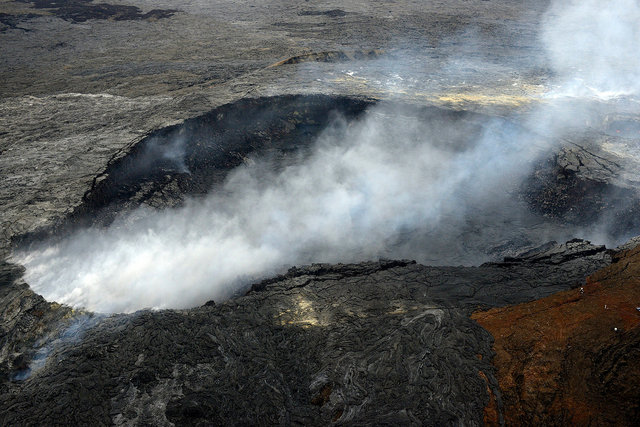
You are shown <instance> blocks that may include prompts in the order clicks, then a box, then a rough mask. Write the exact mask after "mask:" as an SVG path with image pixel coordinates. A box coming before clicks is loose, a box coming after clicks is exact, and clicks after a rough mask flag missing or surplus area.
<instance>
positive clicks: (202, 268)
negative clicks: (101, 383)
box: [16, 0, 640, 312]
mask: <svg viewBox="0 0 640 427" xmlns="http://www.w3.org/2000/svg"><path fill="white" fill-rule="evenodd" d="M611 5H613V6H611ZM625 10H626V11H625ZM637 13H638V6H637V3H636V2H635V1H632V0H630V1H626V0H616V1H614V2H611V3H607V5H606V6H604V5H602V4H600V3H596V2H594V1H586V2H565V3H558V5H556V6H554V7H553V8H552V10H551V12H550V13H549V14H548V16H547V18H546V27H545V30H544V31H543V34H544V36H543V39H544V40H545V42H546V44H547V46H548V49H549V52H550V57H551V61H552V63H553V64H554V66H555V67H556V69H557V71H558V73H559V75H560V76H562V80H561V81H560V82H559V83H561V84H563V85H565V84H567V82H570V81H571V82H575V81H579V82H581V83H580V86H574V87H578V88H580V89H582V88H587V89H589V90H591V89H590V88H592V87H593V88H596V89H597V90H598V91H603V90H606V91H619V92H620V93H628V92H629V91H634V90H636V89H637V87H638V86H637V85H638V82H637V81H635V80H634V79H632V76H636V77H637V76H638V75H639V74H638V70H639V67H638V65H639V64H640V63H639V62H638V61H639V59H638V57H637V52H638V49H631V48H630V46H635V47H637V40H638V31H639V30H638V29H637V28H635V27H634V26H633V25H632V24H631V23H632V21H633V22H636V23H637V22H638V20H637V19H635V21H634V20H633V17H634V16H635V17H636V18H637V17H638V15H637ZM634 14H635V15H634ZM634 43H635V45H634ZM634 70H635V71H634ZM634 73H635V74H634ZM570 76H578V77H579V79H581V80H576V79H572V78H570ZM572 84H573V83H572ZM563 87H566V86H563ZM571 95H580V93H579V92H575V93H571ZM581 108H582V107H581ZM561 111H563V112H564V115H563V114H559V112H561ZM576 111H577V110H571V111H567V110H563V109H558V110H556V109H553V108H551V107H550V109H546V108H545V109H541V110H537V111H534V112H533V113H532V114H531V116H530V117H529V118H528V120H527V123H526V124H527V126H528V127H529V128H532V129H535V130H536V131H537V132H538V133H539V134H543V135H546V136H547V137H545V138H540V137H536V136H535V134H532V133H528V132H525V131H524V130H523V129H521V128H519V127H517V126H513V125H510V124H509V123H508V122H505V121H500V120H496V121H495V122H493V123H487V124H486V126H485V128H484V130H483V131H482V132H480V134H479V135H476V136H475V137H474V138H473V139H471V140H469V139H465V138H464V135H462V134H461V133H460V132H464V130H462V131H458V132H456V129H455V126H454V127H452V126H448V127H447V126H446V124H444V123H443V124H442V125H441V126H434V125H433V124H430V125H429V124H425V123H423V122H421V121H420V120H418V119H416V118H415V117H411V116H410V115H407V114H405V112H404V111H402V110H398V109H397V108H391V107H390V106H384V105H382V106H379V107H376V108H374V109H372V110H371V111H369V112H368V113H367V114H366V116H365V117H364V118H363V119H361V120H359V121H357V122H355V123H352V124H351V125H348V124H346V123H342V122H340V121H337V122H336V123H334V124H333V125H332V126H331V127H330V128H328V129H327V130H326V132H325V133H324V134H323V135H322V136H321V137H320V138H319V139H318V141H317V142H316V145H315V148H314V149H313V150H312V152H311V154H310V155H309V156H308V157H306V158H305V159H304V160H303V159H301V161H300V162H299V163H298V164H295V165H292V166H289V167H287V168H285V169H283V170H280V171H279V172H277V173H276V172H273V168H271V167H270V165H269V164H268V163H266V162H261V161H258V162H257V163H256V164H255V165H254V166H252V167H248V166H246V167H241V168H239V169H237V170H236V171H234V172H233V173H232V174H231V175H230V176H229V178H228V180H227V182H226V183H225V185H224V187H223V188H222V189H221V190H220V191H217V192H216V193H214V194H212V195H210V196H209V197H208V198H207V199H206V200H204V201H189V202H188V203H187V206H185V207H183V208H180V209H173V210H166V211H163V212H155V211H151V212H145V211H138V212H136V213H135V216H136V218H138V217H141V218H139V219H136V220H132V219H131V218H120V219H119V220H118V221H116V222H115V223H114V224H113V225H112V226H111V227H109V228H108V229H106V230H97V229H90V230H84V231H79V232H77V233H76V234H74V235H73V236H71V237H69V238H67V239H65V240H64V241H62V242H59V243H56V244H51V245H45V246H42V247H41V248H40V249H35V250H32V251H30V252H28V253H22V254H17V255H16V259H17V261H18V262H20V263H22V264H24V265H25V266H26V267H27V275H26V280H27V282H28V283H29V284H30V285H31V286H32V287H33V288H34V289H35V290H36V291H37V292H40V293H42V294H44V295H45V296H46V297H47V298H48V299H50V300H55V301H58V302H61V303H67V304H71V305H74V306H84V307H86V308H88V309H91V310H97V311H103V312H112V311H132V310H135V309H138V308H143V307H156V308H160V307H188V306H193V305H197V304H201V303H203V302H205V301H206V300H208V299H221V298H225V297H228V296H229V295H231V294H232V293H233V292H234V291H235V290H237V289H238V287H239V286H240V285H241V284H245V283H247V282H248V281H250V280H255V279H257V278H260V277H262V276H265V275H269V274H272V273H274V272H276V271H279V270H281V269H282V268H283V266H285V265H295V264H303V263H309V262H335V261H343V262H346V261H354V260H362V259H370V258H375V257H378V256H386V257H410V258H418V259H419V260H420V261H422V262H435V263H437V262H440V263H442V262H448V263H452V264H459V263H462V262H466V263H475V262H479V261H482V260H483V259H486V257H487V252H488V249H490V248H487V242H490V245H495V246H499V245H501V244H508V243H509V242H513V241H514V240H517V239H521V242H520V243H521V246H526V245H527V244H531V243H536V242H532V241H531V240H528V239H529V238H530V236H527V235H522V236H519V235H517V233H516V234H514V231H513V230H517V229H527V230H530V231H531V233H532V235H535V236H536V238H537V239H540V240H541V241H539V242H537V243H542V241H544V240H547V239H550V238H555V239H558V240H560V239H562V238H563V237H569V236H568V235H565V234H562V233H566V231H563V230H559V229H556V230H554V229H550V228H549V227H547V226H544V227H543V226H542V225H540V224H538V223H536V222H535V219H533V218H531V217H529V216H528V215H527V213H526V212H525V211H524V210H522V209H520V208H519V207H518V206H517V201H514V198H513V197H510V194H509V192H510V191H511V190H513V189H514V188H515V186H517V185H518V183H519V182H520V180H521V179H522V177H523V176H525V175H526V174H527V172H528V171H529V165H530V164H531V161H532V160H534V159H535V158H536V157H537V156H538V155H539V154H540V153H541V152H542V151H543V150H544V149H547V148H548V146H547V144H548V143H549V142H550V141H554V140H557V139H558V138H559V137H561V136H562V134H563V132H565V131H566V130H567V129H568V128H570V127H571V126H580V125H581V124H582V123H584V117H585V114H588V112H587V111H586V110H581V111H580V114H576ZM583 113H584V114H583ZM182 144H183V142H182V141H178V143H177V144H176V145H175V150H173V151H171V153H169V154H170V157H171V159H172V160H173V161H177V162H178V164H179V158H180V155H181V154H180V153H181V152H182V151H181V147H182V146H183V145H182ZM176 159H177V160H176ZM470 217H472V218H474V221H472V222H471V223H470V222H469V221H467V219H468V218H470ZM544 233H549V235H546V234H544ZM460 236H462V238H459V237H460ZM456 257H458V258H456ZM459 257H462V259H460V258H459Z"/></svg>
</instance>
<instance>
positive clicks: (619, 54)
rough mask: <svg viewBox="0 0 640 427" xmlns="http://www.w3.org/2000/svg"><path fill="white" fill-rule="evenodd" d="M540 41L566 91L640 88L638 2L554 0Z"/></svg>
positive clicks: (605, 93)
mask: <svg viewBox="0 0 640 427" xmlns="http://www.w3.org/2000/svg"><path fill="white" fill-rule="evenodd" d="M541 35H542V41H543V44H544V46H545V47H546V50H547V52H548V55H549V58H550V60H551V65H552V67H553V69H554V70H555V71H556V72H557V74H558V76H559V80H560V81H559V82H558V83H559V85H560V87H559V89H558V93H559V94H561V95H566V96H600V97H615V96H620V95H633V94H638V93H639V92H640V54H638V52H640V2H638V0H609V1H605V2H603V1H598V0H567V1H556V2H554V3H553V4H552V6H551V8H550V9H549V11H548V12H547V14H546V16H545V19H544V25H543V31H542V33H541Z"/></svg>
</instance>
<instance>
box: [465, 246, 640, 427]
mask: <svg viewBox="0 0 640 427" xmlns="http://www.w3.org/2000/svg"><path fill="white" fill-rule="evenodd" d="M638 307H640V246H638V247H636V248H634V249H631V250H626V251H622V252H620V253H618V254H616V255H615V257H614V263H613V264H611V265H610V266H608V267H606V268H604V269H602V270H600V271H598V272H596V273H595V274H593V275H591V276H589V277H588V278H587V281H586V284H585V285H584V287H583V288H577V289H573V290H569V291H564V292H559V293H556V294H554V295H552V296H549V297H547V298H543V299H540V300H537V301H533V302H530V303H525V304H519V305H515V306H510V307H504V308H496V309H492V310H489V311H485V312H477V313H475V314H474V315H473V316H472V317H473V319H475V320H476V321H477V322H478V323H480V325H482V326H483V327H484V328H486V329H487V330H489V332H491V334H492V335H493V336H494V338H495V344H494V350H495V351H496V356H495V358H494V361H493V363H494V365H495V366H496V368H497V374H498V375H497V376H498V381H499V383H500V388H501V390H502V400H503V404H504V419H505V421H506V423H507V425H542V424H545V425H558V424H563V425H566V424H574V425H575V424H577V425H587V424H588V425H602V424H605V425H637V423H640V309H639V308H638ZM485 422H486V423H487V424H496V423H497V422H498V420H497V413H496V412H495V411H490V410H486V411H485Z"/></svg>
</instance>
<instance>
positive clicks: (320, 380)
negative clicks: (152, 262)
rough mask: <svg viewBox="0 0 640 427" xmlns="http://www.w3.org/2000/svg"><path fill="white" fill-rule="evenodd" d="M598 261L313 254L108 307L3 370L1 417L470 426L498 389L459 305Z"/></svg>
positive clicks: (481, 302) (492, 303) (502, 298)
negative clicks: (264, 272) (314, 258)
mask: <svg viewBox="0 0 640 427" xmlns="http://www.w3.org/2000/svg"><path fill="white" fill-rule="evenodd" d="M610 261H611V256H610V253H609V252H608V251H606V250H605V249H604V247H601V246H593V245H590V244H589V243H587V242H584V241H579V240H576V241H571V242H568V243H566V244H564V245H557V244H553V245H546V246H545V247H541V248H539V249H538V250H536V251H532V252H530V253H527V254H525V255H523V256H521V257H517V258H512V259H509V260H507V261H505V262H503V263H493V264H485V265H482V266H480V267H474V268H468V267H425V266H422V265H419V264H416V263H414V262H411V261H379V262H367V263H360V264H352V265H342V264H337V265H323V264H320V265H312V266H308V267H300V268H294V269H291V270H290V271H289V272H288V273H287V274H285V275H283V276H280V277H277V278H274V279H271V280H268V281H265V282H262V283H258V284H256V285H255V286H254V287H253V288H252V290H250V291H249V292H248V294H247V295H246V296H244V297H240V298H236V299H232V300H228V301H226V302H224V303H222V304H219V305H215V304H206V305H204V306H202V307H200V308H195V309H191V310H180V311H176V310H167V311H160V312H139V313H134V314H132V315H126V316H125V315H115V316H111V317H109V318H106V319H104V320H102V321H99V322H98V323H97V324H96V325H94V326H91V327H90V329H88V330H87V331H86V332H85V337H84V339H83V340H82V341H81V342H76V343H73V345H70V344H68V343H65V342H64V341H62V342H61V343H60V344H59V345H57V346H53V348H52V350H51V353H50V355H49V359H48V361H47V363H46V365H45V366H44V367H42V368H41V369H40V370H39V371H37V372H35V373H34V374H33V375H32V376H31V377H30V378H28V379H26V380H25V381H14V382H9V383H7V382H5V383H4V384H3V393H2V394H1V395H0V406H1V407H2V408H5V409H4V410H3V411H2V414H1V418H0V422H1V423H2V424H3V425H16V424H42V423H51V421H52V420H55V422H57V423H60V424H87V423H91V424H93V425H100V424H109V423H115V424H117V425H122V424H127V423H134V424H153V425H169V423H170V422H171V423H175V424H177V425H183V424H202V423H205V424H206V423H212V424H222V423H229V422H233V423H236V424H259V425H264V424H292V423H302V424H305V425H325V424H328V423H330V422H332V421H334V422H337V423H348V424H371V423H374V424H381V423H382V424H393V425H398V424H399V425H417V424H426V425H459V424H460V423H462V424H464V425H480V424H481V423H482V419H483V411H484V408H485V406H487V405H489V404H490V402H493V405H494V407H495V410H496V411H498V414H499V413H500V411H501V408H502V400H501V394H500V391H499V389H498V388H497V381H496V377H495V373H494V368H493V367H492V366H491V364H490V360H491V357H492V355H493V353H492V350H491V342H492V340H491V337H490V335H489V334H488V333H487V332H486V331H485V330H484V329H482V328H481V327H480V326H479V325H478V324H477V323H475V322H474V321H472V320H471V319H470V318H469V315H470V314H471V312H472V311H474V310H475V309H477V308H478V307H496V306H502V305H505V304H514V303H520V302H526V301H530V300H533V299H536V298H540V297H544V296H547V295H550V294H552V293H553V292H556V291H559V290H567V289H569V288H571V287H575V286H578V285H579V284H581V283H582V282H583V278H584V277H585V276H586V275H588V274H591V273H592V272H594V271H596V270H597V269H599V268H602V267H604V266H606V265H608V264H609V263H610ZM5 286H13V284H6V285H5ZM25 315H27V314H26V313H19V314H14V316H15V317H17V318H19V317H20V316H25ZM4 324H5V323H3V325H4ZM22 328H23V330H28V329H29V328H31V329H33V328H36V326H34V325H27V326H23V327H22ZM15 333H16V332H14V331H7V332H4V331H3V334H5V335H6V334H15ZM20 333H22V334H24V332H20ZM25 343H26V344H25V348H24V349H23V350H24V351H26V352H27V354H28V351H29V349H30V348H33V347H29V345H27V344H28V340H27V341H25ZM17 350H18V349H16V348H13V351H17ZM31 351H32V350H31ZM28 360H29V359H28V357H25V362H24V363H23V365H28V363H29V362H28ZM5 366H6V369H9V370H11V369H16V367H15V366H13V367H12V366H11V365H10V364H9V365H5ZM25 367H26V366H21V368H23V369H24V368H25ZM231 420H233V421H231Z"/></svg>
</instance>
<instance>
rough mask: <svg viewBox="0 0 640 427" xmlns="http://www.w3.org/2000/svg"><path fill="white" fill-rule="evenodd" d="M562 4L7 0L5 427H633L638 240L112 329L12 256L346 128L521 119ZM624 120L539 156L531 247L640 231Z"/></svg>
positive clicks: (498, 253)
mask: <svg viewBox="0 0 640 427" xmlns="http://www.w3.org/2000/svg"><path fill="white" fill-rule="evenodd" d="M547 6H548V3H547V2H545V1H541V2H515V3H514V2H507V1H500V0H492V1H482V0H472V1H467V2H462V3H461V2H446V1H444V2H431V3H428V4H425V3H424V2H421V1H415V2H414V1H398V2H392V3H389V2H367V3H366V4H363V3H362V2H353V1H346V2H344V1H342V2H333V1H324V2H280V1H267V2H260V3H255V4H254V3H252V2H245V3H240V4H238V2H233V1H223V2H197V1H191V2H185V3H181V4H176V3H175V2H170V1H164V0H144V1H139V2H136V3H135V5H134V4H129V3H127V2H126V1H119V0H118V1H117V2H111V3H109V4H107V3H93V2H89V1H86V0H66V1H57V2H51V1H47V0H34V1H26V0H23V1H11V0H0V82H1V83H0V206H1V207H0V230H1V231H2V233H1V235H0V239H1V240H0V256H1V257H2V261H1V263H0V344H1V347H0V408H1V409H0V424H2V425H32V424H46V425H50V424H64V425H68V424H92V425H93V424H96V425H98V424H127V425H148V424H153V425H156V424H158V425H172V424H173V425H182V424H198V425H209V424H223V423H224V424H227V423H230V422H231V423H233V422H235V423H236V424H260V425H266V424H269V425H271V424H287V425H288V424H305V425H306V424H314V425H316V424H318V425H324V424H331V423H338V424H342V423H344V424H394V425H396V424H410V425H419V424H427V425H453V424H455V425H459V424H461V423H462V424H465V425H467V424H468V425H480V424H482V423H483V422H484V423H487V424H504V423H507V424H531V425H533V424H536V425H539V424H541V423H542V424H566V423H580V424H589V423H600V424H616V425H625V424H626V425H633V424H634V423H636V421H637V419H638V416H639V415H640V414H639V413H638V411H639V409H638V406H637V401H638V397H639V396H638V394H637V391H635V390H636V389H635V388H634V387H633V386H632V385H633V384H635V383H636V382H637V377H638V372H637V369H634V366H636V365H638V363H637V362H638V348H639V345H638V333H637V331H638V328H637V326H638V322H639V321H640V311H638V310H636V306H637V305H640V295H638V289H639V288H638V283H637V280H636V276H637V274H636V267H637V266H635V264H636V263H637V259H636V258H637V248H635V243H634V242H636V241H631V242H630V243H629V245H628V246H626V247H624V248H622V247H621V248H619V249H618V250H606V249H605V248H604V247H602V246H597V245H591V244H589V243H587V242H585V241H581V240H572V241H569V242H567V243H564V244H557V243H550V244H547V245H543V246H539V247H537V248H535V249H533V250H531V247H532V240H531V239H529V240H528V241H526V242H525V243H522V242H520V241H509V242H506V243H505V242H503V241H501V242H499V245H504V247H503V248H501V249H500V248H498V249H496V250H495V251H494V252H493V254H494V258H495V259H496V260H495V262H490V263H485V264H482V265H481V266H479V267H428V266H424V265H421V264H417V263H415V262H412V261H386V260H381V261H377V262H371V261H370V262H362V263H357V264H337V265H324V264H322V265H312V266H306V267H302V266H299V267H295V268H292V269H291V270H289V271H288V272H287V273H286V274H284V275H282V276H278V277H275V278H272V279H267V280H265V281H262V282H259V283H255V284H254V285H253V286H252V287H251V288H250V289H249V288H247V294H246V295H242V296H240V295H239V296H237V297H235V298H232V299H230V300H227V301H224V302H219V301H218V302H217V303H213V302H210V303H207V304H204V303H205V301H202V304H203V305H202V306H201V307H196V308H193V309H189V310H162V311H140V312H136V313H133V314H129V315H124V314H122V315H117V314H116V315H110V316H106V315H98V314H95V313H91V312H87V311H84V310H81V309H74V308H70V307H66V306H63V305H60V304H57V303H56V302H54V301H46V300H45V299H44V298H42V297H41V296H39V295H37V294H36V293H34V292H33V291H32V290H31V289H30V288H29V284H28V283H25V282H24V280H23V279H22V276H23V268H22V267H21V266H19V265H15V264H14V263H11V262H9V261H8V256H9V254H10V253H11V251H12V250H13V249H15V248H16V247H17V246H18V245H19V244H25V243H30V242H33V241H37V240H38V239H40V238H42V237H43V236H51V235H54V236H55V235H58V236H60V235H64V234H65V233H66V232H68V230H71V229H73V228H74V227H78V226H80V225H82V226H88V225H91V226H104V225H106V224H108V223H109V222H110V221H111V220H112V219H113V217H114V215H115V214H117V213H118V212H122V211H126V210H128V209H131V208H135V207H137V206H139V205H140V204H146V205H148V206H151V207H153V208H154V209H157V208H166V207H169V206H176V205H179V204H180V203H182V201H183V199H184V197H185V195H188V196H189V197H198V195H201V194H203V193H205V192H206V191H208V190H209V189H210V188H211V186H215V185H216V184H218V183H220V182H221V181H222V180H223V179H224V176H225V175H226V173H227V172H228V171H229V170H231V169H232V168H233V167H235V166H237V165H239V164H243V163H244V162H246V161H247V155H249V154H252V153H253V154H255V153H262V152H265V151H266V152H269V153H270V154H271V155H275V157H277V158H283V159H286V158H287V157H286V153H287V152H288V150H291V147H292V145H295V144H298V145H299V141H301V140H302V141H304V138H309V137H310V136H312V135H315V134H317V132H318V131H319V129H321V128H322V126H323V123H325V122H324V120H326V119H327V117H326V116H327V111H329V110H335V109H338V110H340V111H342V112H343V113H344V114H346V115H347V116H349V115H351V116H354V117H355V116H357V115H358V114H361V113H362V111H363V110H364V109H365V108H366V107H367V106H369V105H372V104H374V103H376V102H379V101H380V100H387V101H389V100H390V101H393V102H395V103H398V104H403V105H411V106H412V108H414V109H415V108H417V109H427V110H428V111H437V112H438V113H437V114H439V115H448V117H450V118H456V120H457V119H459V118H460V117H462V118H463V119H464V120H462V121H460V122H459V123H466V125H465V126H468V127H465V128H464V129H465V131H466V130H467V129H469V131H470V132H471V130H472V129H474V126H475V124H477V123H484V122H485V118H488V117H491V118H492V120H501V121H506V122H509V123H511V122H513V123H517V124H518V126H520V125H521V124H520V122H519V118H521V117H524V116H525V115H526V114H528V113H529V112H530V111H533V110H535V109H536V108H537V106H538V105H540V103H543V102H544V101H541V98H540V96H541V94H543V93H544V92H545V91H546V90H547V89H548V85H549V82H550V81H551V80H552V79H553V77H554V75H553V74H554V73H553V71H551V70H550V69H549V68H548V66H547V64H546V63H545V60H544V52H543V51H542V49H541V48H540V47H539V45H538V44H537V43H536V42H535V40H536V37H537V32H538V28H539V22H540V17H541V15H542V13H543V12H544V11H545V10H546V8H547ZM292 99H293V100H295V102H293V103H292V102H290V101H291V100H292ZM616 107H617V108H616V110H615V111H616V113H615V114H609V113H608V111H606V108H605V107H603V108H605V110H604V111H601V112H599V114H598V115H597V120H596V121H592V122H589V123H587V125H586V126H585V127H584V128H583V129H581V130H580V131H579V132H572V133H571V134H570V135H569V136H567V137H566V139H564V140H562V141H560V142H558V143H554V144H553V145H552V147H553V149H552V150H550V151H547V152H543V153H541V155H540V158H539V160H538V162H537V163H536V165H535V167H534V168H533V170H532V172H531V174H530V176H529V178H528V179H527V180H526V181H525V183H524V184H523V187H522V188H520V189H519V190H518V191H519V193H518V194H519V198H518V200H519V202H521V203H523V204H525V205H526V206H528V207H529V209H530V210H531V212H532V213H533V215H536V216H535V218H537V219H536V221H537V222H534V223H533V224H534V225H532V226H531V227H529V226H527V229H526V230H524V231H523V232H526V233H528V234H527V235H528V236H530V235H534V234H542V233H539V231H540V230H542V229H543V227H542V226H540V224H544V226H545V227H544V229H545V230H546V229H547V226H548V225H549V224H552V225H553V226H554V227H565V226H567V224H568V225H570V226H571V227H572V228H571V230H579V229H580V227H582V228H583V229H584V230H587V231H589V228H590V227H592V225H593V224H594V223H595V222H598V221H600V220H601V219H602V218H604V217H606V218H607V221H606V223H607V224H608V227H609V228H607V229H606V230H603V232H606V233H609V234H612V235H616V236H618V237H629V236H632V235H635V234H638V233H637V232H635V231H637V230H638V226H639V225H640V224H638V219H637V218H640V215H638V214H639V213H640V207H639V206H640V204H638V196H637V188H638V181H639V179H640V178H638V176H637V175H636V174H635V172H634V171H635V170H637V160H636V154H637V153H636V151H637V149H636V148H635V147H636V146H637V138H638V135H637V134H636V133H637V131H638V129H639V127H638V123H639V119H638V114H637V111H636V110H635V106H634V105H631V106H626V105H618V106H616ZM560 109H561V108H560ZM420 111H425V110H420ZM268 112H270V113H268ZM265 114H267V115H266V116H265ZM269 114H271V115H273V117H271V116H269ZM421 114H422V113H421ZM234 115H235V116H234ZM236 116H237V117H241V118H242V119H245V122H246V119H247V116H249V117H252V118H253V117H255V120H254V119H252V120H251V121H252V123H253V124H252V126H246V124H243V126H238V124H237V121H234V120H235V119H234V117H236ZM229 117H231V118H229ZM245 122H243V123H245ZM212 124H214V125H215V126H218V128H220V129H222V130H221V131H220V134H219V135H218V138H219V139H218V140H216V141H218V142H220V141H222V142H220V144H219V145H218V146H216V147H217V148H216V150H209V151H206V152H203V151H198V150H200V149H199V148H198V145H197V144H196V145H194V146H193V147H190V150H191V151H189V152H188V154H189V156H188V157H187V158H188V160H189V161H190V162H191V163H190V164H189V168H190V170H201V171H202V173H199V174H191V175H189V176H187V175H184V174H182V175H181V174H180V173H179V171H168V172H167V170H166V169H162V168H161V169H160V172H162V173H155V172H157V171H155V172H154V171H151V173H149V174H146V175H144V176H138V175H136V176H132V175H131V174H130V173H129V172H127V171H129V170H130V168H129V167H128V166H127V165H130V164H136V162H138V161H139V159H140V156H139V154H140V153H141V152H142V151H141V150H144V147H145V144H147V145H148V143H149V141H150V140H151V139H153V138H161V137H163V135H164V136H166V135H168V134H171V132H179V131H180V129H184V128H185V126H186V128H189V129H190V130H192V131H194V130H195V131H197V130H198V129H204V130H203V131H202V132H203V133H206V132H208V129H209V128H207V126H211V125H212ZM545 138H546V136H545V135H541V136H540V139H541V140H545ZM261 150H262V151H261ZM283 153H284V154H283ZM486 216H490V214H489V213H487V214H486ZM529 225H530V224H529ZM523 228H524V226H523ZM587 231H585V233H587ZM472 235H473V233H471V234H469V236H472ZM543 237H544V236H542V235H539V236H537V238H538V239H543ZM573 237H584V235H575V236H573ZM461 240H464V239H463V238H461ZM464 243H465V241H461V245H463V244H464ZM538 243H539V242H538ZM636 243H637V242H636ZM493 244H494V246H496V247H498V246H499V245H498V244H496V243H495V242H494V243H493ZM533 246H538V245H537V244H536V245H533ZM516 253H518V254H517V255H514V254H516ZM452 254H453V255H456V254H457V255H460V251H458V252H456V251H452ZM453 255H452V257H451V259H452V260H455V261H452V263H451V264H452V265H456V264H458V263H459V262H458V260H457V258H455V257H453ZM503 255H509V256H508V257H507V258H505V259H504V260H502V256H503ZM447 256H448V255H447ZM487 310H488V311H487Z"/></svg>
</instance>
